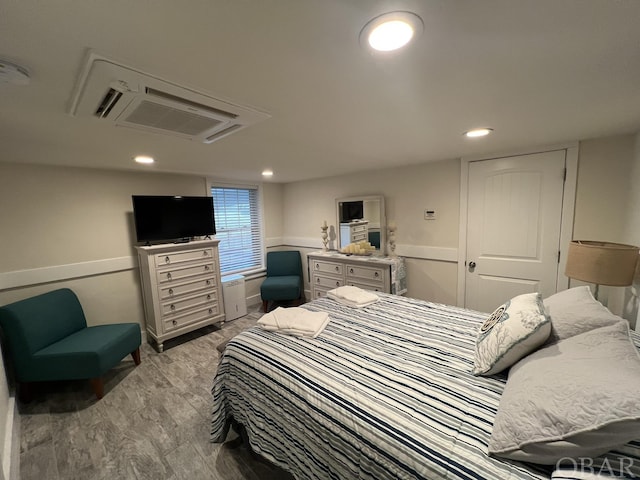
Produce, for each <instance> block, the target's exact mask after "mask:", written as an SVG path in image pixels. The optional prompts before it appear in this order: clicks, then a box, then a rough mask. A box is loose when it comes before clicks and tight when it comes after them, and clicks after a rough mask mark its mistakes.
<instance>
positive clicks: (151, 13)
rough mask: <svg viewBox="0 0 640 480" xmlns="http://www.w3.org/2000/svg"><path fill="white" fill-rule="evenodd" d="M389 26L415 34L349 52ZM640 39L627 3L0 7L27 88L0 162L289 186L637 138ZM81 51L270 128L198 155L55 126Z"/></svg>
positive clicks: (11, 116)
mask: <svg viewBox="0 0 640 480" xmlns="http://www.w3.org/2000/svg"><path fill="white" fill-rule="evenodd" d="M391 10H409V11H413V12H415V13H417V14H418V15H419V16H420V17H422V19H423V21H424V32H423V34H422V35H421V36H420V37H419V38H418V39H417V41H416V42H415V43H414V44H411V45H410V46H409V47H407V48H406V49H404V50H401V51H398V52H396V53H395V54H388V53H387V54H377V55H376V54H373V53H371V52H369V51H366V50H365V49H363V48H361V46H360V44H359V41H358V34H359V32H360V30H361V29H362V27H363V26H364V25H365V24H366V23H367V21H368V20H370V19H371V18H373V17H375V16H377V15H379V14H381V13H384V12H387V11H391ZM639 25H640V1H638V0H616V1H612V0H483V1H477V0H476V1H474V0H414V1H411V0H406V1H403V0H389V1H374V0H304V1H303V0H226V1H224V0H185V1H181V2H176V1H174V0H138V1H131V0H110V1H107V0H95V1H86V0H67V1H64V2H42V1H39V0H20V1H8V0H4V1H0V58H3V59H5V60H8V61H13V62H16V63H18V64H20V65H21V66H23V67H25V68H27V69H28V70H29V72H30V76H31V82H30V84H29V85H27V86H16V85H10V84H2V85H0V105H1V108H0V144H1V145H2V148H1V150H0V151H1V152H2V153H1V154H0V161H6V162H19V163H41V164H56V165H70V166H86V167H96V168H110V169H131V170H138V171H144V170H146V169H151V170H154V171H166V172H183V173H191V174H201V175H207V176H212V177H219V178H229V179H238V180H259V179H260V178H261V177H260V172H261V171H262V170H263V169H265V168H271V169H273V171H274V172H275V175H274V177H273V179H272V180H271V181H274V182H291V181H297V180H304V179H311V178H317V177H326V176H333V175H339V174H346V173H352V172H357V171H362V170H367V169H377V168H385V167H392V166H399V165H408V164H416V163H424V162H429V161H435V160H444V159H451V158H458V157H462V156H472V155H483V154H488V153H493V152H504V151H509V150H514V149H522V148H528V147H534V146H540V145H551V144H557V143H561V142H567V141H575V140H581V139H587V138H594V137H599V136H608V135H613V134H619V133H632V132H637V131H640V28H639V27H638V26H639ZM89 49H92V50H94V51H96V52H98V53H100V54H102V55H105V56H107V57H110V58H113V59H116V60H118V61H121V62H123V63H125V64H127V65H130V66H134V67H136V68H138V69H140V70H142V71H144V72H147V73H150V74H153V75H155V76H157V77H160V78H162V79H164V80H167V81H170V82H173V83H177V84H180V85H184V86H186V87H189V88H192V89H195V90H198V91H201V92H203V93H206V94H209V95H212V96H214V97H216V98H221V99H226V100H230V101H232V102H234V103H238V104H241V105H245V106H250V107H252V108H255V109H257V110H261V111H264V112H268V113H269V114H270V115H271V118H269V119H268V120H266V121H263V122H261V123H258V124H255V125H253V126H250V127H248V128H246V129H244V130H242V131H239V132H237V133H235V134H233V135H230V136H228V137H226V138H223V139H221V140H218V141H217V142H215V143H212V144H202V143H197V142H192V141H188V140H184V139H180V138H176V137H171V136H166V135H158V134H154V133H148V132H144V131H138V130H134V129H129V128H122V127H115V126H113V125H110V124H106V123H104V122H103V121H101V120H98V119H92V118H80V117H74V116H71V115H70V114H69V113H68V112H69V102H70V99H71V96H72V93H73V89H74V85H75V83H76V81H77V79H78V76H79V73H80V71H81V69H82V66H83V61H84V59H85V57H86V55H87V52H88V50H89ZM485 126H488V127H492V128H494V129H495V132H494V133H493V134H492V135H490V136H489V137H486V138H482V139H467V138H465V137H463V136H462V133H463V132H465V131H466V130H468V129H470V128H473V127H485ZM138 154H148V155H152V156H154V157H155V158H156V164H155V165H153V166H151V167H143V166H140V165H137V164H135V163H134V162H133V161H132V157H133V156H134V155H138Z"/></svg>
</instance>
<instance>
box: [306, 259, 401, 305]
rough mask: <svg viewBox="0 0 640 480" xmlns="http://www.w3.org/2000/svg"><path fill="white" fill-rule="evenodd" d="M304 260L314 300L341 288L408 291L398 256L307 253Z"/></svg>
mask: <svg viewBox="0 0 640 480" xmlns="http://www.w3.org/2000/svg"><path fill="white" fill-rule="evenodd" d="M307 260H308V262H309V263H308V266H309V280H310V283H311V297H312V298H313V299H315V298H320V297H324V296H325V295H326V294H327V292H328V291H329V290H332V289H334V288H337V287H342V286H344V285H353V286H356V287H360V288H363V289H365V290H374V291H377V292H385V293H393V294H396V295H403V294H404V293H406V291H407V287H406V273H405V268H404V259H403V258H401V257H395V258H391V257H377V256H370V257H365V256H349V255H342V254H340V253H338V252H322V251H319V252H313V253H309V254H308V255H307Z"/></svg>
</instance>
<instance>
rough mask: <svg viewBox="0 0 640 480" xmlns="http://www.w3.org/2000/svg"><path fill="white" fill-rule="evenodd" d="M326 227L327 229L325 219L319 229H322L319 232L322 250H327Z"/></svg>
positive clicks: (327, 237)
mask: <svg viewBox="0 0 640 480" xmlns="http://www.w3.org/2000/svg"><path fill="white" fill-rule="evenodd" d="M328 229H329V225H327V221H326V220H325V221H324V223H323V224H322V226H321V227H320V230H321V231H322V233H321V234H320V237H321V238H322V251H324V252H326V251H327V250H329V249H328V248H327V244H328V243H329V234H328V233H327V230H328Z"/></svg>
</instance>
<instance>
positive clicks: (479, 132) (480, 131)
mask: <svg viewBox="0 0 640 480" xmlns="http://www.w3.org/2000/svg"><path fill="white" fill-rule="evenodd" d="M491 132H493V128H474V129H473V130H469V131H468V132H464V135H465V136H466V137H470V138H474V137H485V136H487V135H489V134H490V133H491Z"/></svg>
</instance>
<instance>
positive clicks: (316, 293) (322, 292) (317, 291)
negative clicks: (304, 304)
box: [313, 287, 331, 299]
mask: <svg viewBox="0 0 640 480" xmlns="http://www.w3.org/2000/svg"><path fill="white" fill-rule="evenodd" d="M329 290H331V289H330V288H318V287H315V288H314V289H313V298H314V299H316V298H322V297H326V296H327V292H328V291H329Z"/></svg>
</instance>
